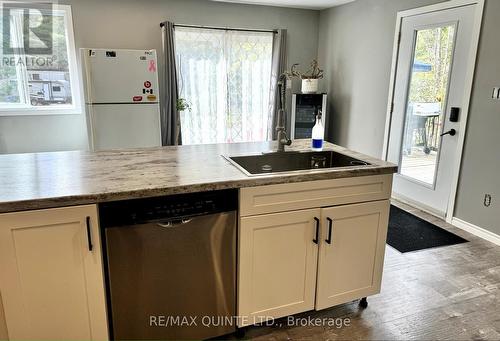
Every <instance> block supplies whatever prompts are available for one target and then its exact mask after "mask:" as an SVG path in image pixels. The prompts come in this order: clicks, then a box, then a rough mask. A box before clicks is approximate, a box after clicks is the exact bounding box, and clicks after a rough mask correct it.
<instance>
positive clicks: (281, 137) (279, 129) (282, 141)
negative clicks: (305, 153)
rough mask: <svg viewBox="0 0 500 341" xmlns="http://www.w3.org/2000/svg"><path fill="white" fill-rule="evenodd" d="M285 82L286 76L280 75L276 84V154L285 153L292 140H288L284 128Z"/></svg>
mask: <svg viewBox="0 0 500 341" xmlns="http://www.w3.org/2000/svg"><path fill="white" fill-rule="evenodd" d="M286 81H287V77H286V74H283V75H281V77H280V79H279V82H278V89H279V93H280V100H279V108H278V112H277V115H278V117H277V119H276V122H277V124H276V137H277V140H278V152H284V151H285V146H290V145H291V144H292V140H290V139H289V138H288V136H287V134H286V128H285V117H286V114H285V109H284V107H285V103H286V98H285V94H286Z"/></svg>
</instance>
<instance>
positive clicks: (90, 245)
mask: <svg viewBox="0 0 500 341" xmlns="http://www.w3.org/2000/svg"><path fill="white" fill-rule="evenodd" d="M86 222H87V241H88V243H89V251H92V249H93V248H94V246H93V245H92V235H91V233H90V217H87V218H86Z"/></svg>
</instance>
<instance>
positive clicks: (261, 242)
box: [238, 209, 320, 326]
mask: <svg viewBox="0 0 500 341" xmlns="http://www.w3.org/2000/svg"><path fill="white" fill-rule="evenodd" d="M319 217H320V209H312V210H304V211H295V212H286V213H276V214H267V215H260V216H253V217H244V218H241V224H240V238H239V271H238V289H239V290H238V293H239V294H238V315H239V316H240V321H239V325H240V326H245V325H249V324H254V323H258V322H261V319H264V320H265V318H266V317H273V318H278V317H283V316H287V315H292V314H295V313H298V312H302V311H307V310H311V309H314V294H315V287H316V266H317V256H318V245H317V244H316V243H315V241H314V239H315V237H316V229H319ZM315 218H316V219H315Z"/></svg>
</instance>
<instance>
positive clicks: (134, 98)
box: [132, 96, 142, 102]
mask: <svg viewBox="0 0 500 341" xmlns="http://www.w3.org/2000/svg"><path fill="white" fill-rule="evenodd" d="M132 100H133V101H134V102H140V101H142V96H134V97H132Z"/></svg>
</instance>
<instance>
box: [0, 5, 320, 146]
mask: <svg viewBox="0 0 500 341" xmlns="http://www.w3.org/2000/svg"><path fill="white" fill-rule="evenodd" d="M59 3H63V4H69V5H71V6H72V11H73V24H74V30H75V44H76V47H77V48H80V47H94V48H104V47H108V48H131V49H149V48H154V49H157V50H158V51H160V50H161V33H160V28H159V24H160V22H162V21H164V20H170V21H173V22H175V23H182V24H199V25H207V26H210V25H212V26H228V27H237V28H259V29H273V28H286V29H288V51H289V62H291V63H301V64H308V63H309V62H310V60H311V59H313V58H316V54H317V51H318V43H317V42H318V20H319V11H312V10H300V9H287V8H280V7H265V6H251V5H240V4H229V3H218V2H211V1H207V0H148V1H140V0H121V1H113V0H85V1H82V0H61V1H59ZM297 85H298V84H297ZM297 85H296V86H297ZM86 136H87V135H86V127H85V119H84V117H83V115H59V116H53V115H52V116H51V115H47V116H39V115H37V116H36V117H35V116H23V117H12V116H10V117H8V116H3V117H2V116H0V154H1V153H22V152H35V151H54V150H74V149H86V148H87V137H86Z"/></svg>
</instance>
